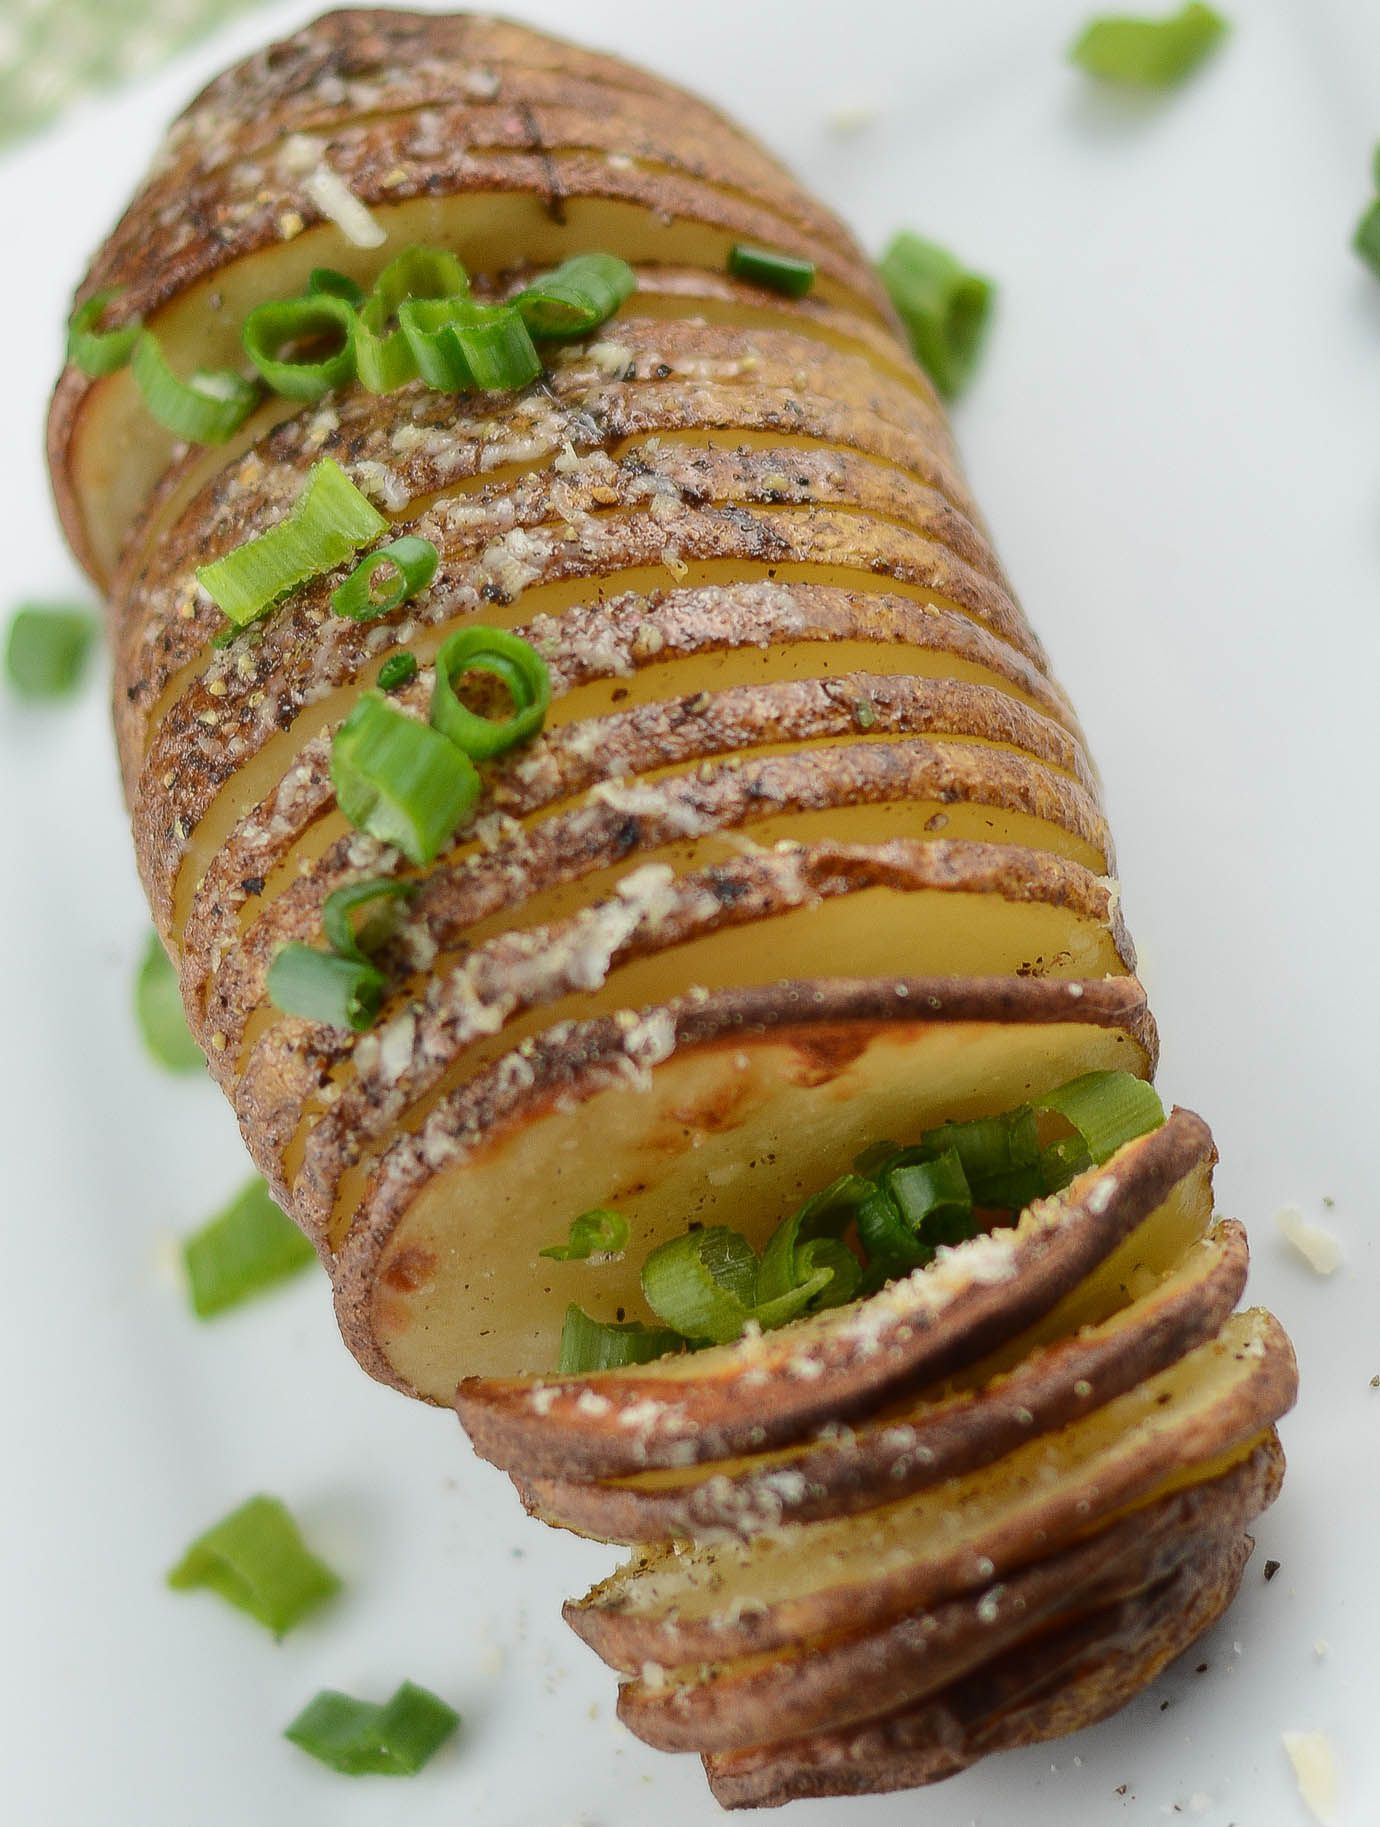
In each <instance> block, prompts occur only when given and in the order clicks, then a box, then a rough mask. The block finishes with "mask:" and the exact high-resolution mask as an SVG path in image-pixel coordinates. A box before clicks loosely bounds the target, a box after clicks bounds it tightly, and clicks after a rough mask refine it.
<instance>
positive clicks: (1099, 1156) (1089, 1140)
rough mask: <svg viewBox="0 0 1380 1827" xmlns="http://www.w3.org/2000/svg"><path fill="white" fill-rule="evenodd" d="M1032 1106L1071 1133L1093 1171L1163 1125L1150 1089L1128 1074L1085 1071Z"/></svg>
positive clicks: (1155, 1095) (1159, 1105)
mask: <svg viewBox="0 0 1380 1827" xmlns="http://www.w3.org/2000/svg"><path fill="white" fill-rule="evenodd" d="M1033 1102H1034V1104H1035V1108H1036V1109H1037V1110H1053V1111H1055V1112H1057V1113H1058V1115H1060V1116H1061V1117H1063V1118H1064V1119H1065V1121H1066V1122H1068V1123H1069V1124H1070V1125H1071V1126H1072V1127H1073V1128H1074V1129H1076V1130H1077V1131H1078V1134H1079V1135H1080V1136H1081V1138H1082V1140H1083V1146H1084V1147H1085V1148H1086V1149H1087V1151H1088V1154H1089V1155H1090V1156H1091V1157H1092V1160H1093V1163H1094V1165H1096V1166H1098V1167H1101V1165H1102V1163H1103V1162H1104V1161H1108V1160H1110V1159H1111V1157H1112V1156H1113V1155H1114V1154H1115V1153H1116V1151H1117V1150H1118V1149H1119V1148H1123V1147H1124V1146H1125V1145H1126V1143H1127V1142H1133V1141H1134V1140H1135V1139H1136V1137H1137V1136H1143V1135H1148V1134H1149V1133H1150V1131H1151V1130H1152V1129H1158V1128H1159V1127H1160V1126H1161V1124H1162V1123H1163V1122H1164V1105H1163V1104H1162V1103H1161V1102H1160V1099H1159V1094H1158V1093H1157V1092H1156V1090H1155V1087H1154V1086H1153V1085H1148V1084H1147V1083H1146V1082H1145V1080H1144V1079H1143V1078H1137V1077H1136V1076H1135V1074H1134V1073H1133V1072H1085V1073H1084V1074H1083V1075H1082V1077H1081V1078H1075V1079H1070V1080H1069V1082H1068V1084H1066V1085H1060V1086H1059V1087H1058V1089H1057V1090H1054V1091H1049V1092H1046V1094H1045V1095H1044V1097H1040V1098H1035V1099H1034V1100H1033Z"/></svg>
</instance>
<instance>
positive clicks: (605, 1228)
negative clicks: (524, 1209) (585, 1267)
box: [538, 1206, 628, 1262]
mask: <svg viewBox="0 0 1380 1827" xmlns="http://www.w3.org/2000/svg"><path fill="white" fill-rule="evenodd" d="M627 1243H628V1221H627V1219H626V1218H625V1217H624V1216H623V1214H622V1213H621V1212H610V1211H606V1210H605V1209H604V1208H603V1207H602V1206H595V1207H594V1209H593V1210H592V1211H588V1212H581V1213H580V1215H579V1217H578V1218H572V1219H571V1221H570V1235H569V1236H568V1237H567V1239H566V1241H565V1242H564V1243H553V1244H551V1245H550V1246H549V1247H548V1248H547V1249H545V1250H540V1251H538V1254H539V1255H541V1256H549V1257H550V1258H551V1260H552V1261H553V1262H584V1261H585V1260H586V1259H587V1258H588V1257H590V1256H596V1255H598V1256H616V1255H617V1254H618V1252H619V1251H620V1250H623V1249H626V1248H627Z"/></svg>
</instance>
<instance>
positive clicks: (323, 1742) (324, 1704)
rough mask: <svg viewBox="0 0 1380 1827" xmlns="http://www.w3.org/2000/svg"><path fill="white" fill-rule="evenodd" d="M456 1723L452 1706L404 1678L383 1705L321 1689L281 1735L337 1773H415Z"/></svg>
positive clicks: (458, 1722)
mask: <svg viewBox="0 0 1380 1827" xmlns="http://www.w3.org/2000/svg"><path fill="white" fill-rule="evenodd" d="M459 1724H460V1715H459V1714H458V1713H457V1712H456V1711H455V1709H454V1708H453V1707H449V1706H447V1705H446V1703H445V1701H444V1700H441V1699H438V1697H437V1696H436V1695H435V1694H433V1693H431V1692H430V1691H429V1689H427V1688H424V1687H417V1686H415V1685H414V1683H412V1682H411V1681H404V1682H403V1684H402V1686H401V1687H400V1688H399V1689H398V1691H397V1692H396V1693H395V1694H394V1696H393V1698H392V1699H391V1700H389V1701H388V1702H387V1703H386V1704H385V1705H383V1706H378V1705H376V1704H375V1703H374V1702H372V1701H368V1700H354V1699H352V1698H351V1697H350V1695H348V1694H341V1693H337V1692H336V1691H335V1689H333V1688H323V1689H322V1691H321V1692H320V1693H319V1694H317V1695H316V1697H315V1699H313V1700H310V1701H309V1702H308V1703H307V1705H306V1706H305V1707H303V1709H302V1711H301V1712H300V1713H299V1714H298V1715H297V1717H296V1719H294V1720H293V1722H292V1724H291V1725H290V1726H288V1728H287V1730H286V1731H285V1732H284V1733H283V1736H284V1737H285V1738H286V1739H288V1740H289V1741H290V1742H291V1743H292V1744H295V1745H297V1746H298V1747H299V1748H300V1749H301V1750H303V1751H306V1752H307V1753H308V1754H309V1755H310V1756H312V1757H314V1758H316V1760H317V1761H318V1762H319V1763H323V1764H327V1765H329V1766H330V1768H331V1769H332V1770H338V1771H339V1772H340V1774H341V1775H342V1776H415V1775H416V1773H417V1771H418V1770H420V1769H421V1768H422V1767H423V1765H424V1764H427V1763H429V1762H430V1761H431V1759H432V1758H433V1757H434V1756H435V1755H436V1753H437V1751H439V1750H440V1748H441V1746H442V1745H443V1744H444V1743H445V1742H446V1740H447V1739H448V1738H449V1737H450V1736H451V1734H452V1733H453V1732H454V1731H455V1729H456V1727H457V1726H458V1725H459Z"/></svg>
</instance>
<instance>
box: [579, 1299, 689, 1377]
mask: <svg viewBox="0 0 1380 1827" xmlns="http://www.w3.org/2000/svg"><path fill="white" fill-rule="evenodd" d="M684 1349H685V1340H684V1339H683V1338H682V1337H681V1335H680V1333H678V1332H672V1331H671V1330H670V1328H669V1327H666V1326H644V1325H643V1324H642V1323H641V1321H640V1320H627V1321H619V1322H617V1323H614V1322H607V1323H606V1322H605V1321H603V1320H597V1319H591V1318H590V1316H589V1314H588V1313H586V1312H585V1310H584V1308H583V1307H577V1306H576V1305H575V1303H574V1302H573V1301H572V1302H571V1304H570V1305H569V1306H568V1307H567V1308H566V1310H565V1324H564V1326H563V1327H562V1328H561V1356H560V1362H559V1363H558V1364H557V1366H556V1370H557V1374H558V1375H560V1376H563V1377H569V1376H578V1375H581V1374H582V1373H583V1372H585V1371H589V1370H620V1369H621V1368H622V1367H623V1365H625V1364H651V1363H653V1362H654V1361H655V1360H656V1359H657V1358H664V1357H665V1356H666V1355H667V1353H668V1352H671V1351H683V1350H684Z"/></svg>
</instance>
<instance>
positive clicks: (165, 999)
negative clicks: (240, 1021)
mask: <svg viewBox="0 0 1380 1827" xmlns="http://www.w3.org/2000/svg"><path fill="white" fill-rule="evenodd" d="M134 1015H135V1019H136V1021H137V1022H138V1024H139V1034H140V1037H141V1039H142V1040H143V1043H144V1045H145V1047H146V1048H147V1049H148V1051H149V1053H150V1054H151V1055H152V1056H153V1058H154V1059H156V1060H157V1061H158V1064H159V1065H160V1066H162V1067H163V1068H164V1070H165V1071H168V1072H199V1071H200V1070H201V1069H202V1068H203V1067H204V1066H205V1064H206V1061H205V1060H204V1059H203V1058H202V1053H201V1048H200V1047H199V1046H198V1045H197V1044H196V1042H195V1041H194V1040H193V1039H192V1033H191V1029H190V1028H189V1027H188V1026H187V1015H186V1011H185V1010H184V1009H183V1006H182V992H181V990H180V989H179V988H178V985H177V973H176V971H175V970H174V969H173V967H172V960H171V959H170V958H169V957H168V954H167V953H166V952H165V951H164V950H163V941H162V940H161V939H160V938H159V937H158V934H157V933H154V932H151V933H150V934H149V937H148V944H147V945H146V946H145V947H144V956H143V958H142V959H141V960H140V963H139V970H138V973H137V975H136V976H135V979H134Z"/></svg>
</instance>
